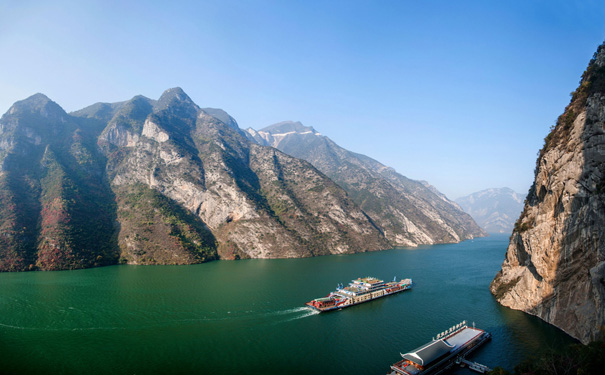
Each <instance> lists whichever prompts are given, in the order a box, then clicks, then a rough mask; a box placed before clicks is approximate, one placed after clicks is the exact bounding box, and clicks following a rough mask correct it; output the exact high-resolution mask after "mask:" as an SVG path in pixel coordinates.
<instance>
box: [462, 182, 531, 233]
mask: <svg viewBox="0 0 605 375" xmlns="http://www.w3.org/2000/svg"><path fill="white" fill-rule="evenodd" d="M524 199H525V196H524V195H523V194H519V193H516V192H515V191H514V190H512V189H510V188H507V187H503V188H491V189H484V190H481V191H478V192H476V193H472V194H470V195H467V196H465V197H461V198H458V199H456V203H458V204H459V205H460V206H461V207H462V208H463V209H464V211H466V212H467V213H468V214H470V215H471V216H472V217H473V219H475V221H476V222H477V223H478V224H479V225H480V226H481V227H482V228H483V229H485V230H486V231H488V232H490V233H509V232H512V230H513V226H514V224H515V219H516V218H517V217H518V216H519V213H520V212H521V211H522V210H523V200H524Z"/></svg>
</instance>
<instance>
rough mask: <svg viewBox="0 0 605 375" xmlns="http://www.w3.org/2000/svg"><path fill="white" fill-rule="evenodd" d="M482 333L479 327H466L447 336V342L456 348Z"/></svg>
mask: <svg viewBox="0 0 605 375" xmlns="http://www.w3.org/2000/svg"><path fill="white" fill-rule="evenodd" d="M482 333H483V330H481V329H477V328H470V327H466V328H465V329H463V330H462V331H460V332H458V333H456V334H455V335H453V336H451V337H448V338H447V342H448V343H449V344H451V345H453V346H454V347H456V348H458V347H460V346H462V345H464V344H466V343H467V342H469V341H470V340H472V339H474V338H475V337H477V336H479V335H481V334H482Z"/></svg>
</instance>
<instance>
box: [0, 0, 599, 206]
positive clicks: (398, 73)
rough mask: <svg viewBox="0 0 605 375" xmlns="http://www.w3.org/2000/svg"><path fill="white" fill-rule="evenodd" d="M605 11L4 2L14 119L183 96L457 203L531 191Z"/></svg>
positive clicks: (558, 5) (5, 96)
mask: <svg viewBox="0 0 605 375" xmlns="http://www.w3.org/2000/svg"><path fill="white" fill-rule="evenodd" d="M604 20H605V2H601V1H577V2H574V1H528V0H526V1H506V2H499V1H405V0H399V1H396V0H392V1H386V0H365V1H355V0H349V1H313V0H306V1H295V0H291V1H285V0H272V1H243V0H240V1H231V0H220V1H191V2H186V1H179V2H177V1H175V2H174V4H171V3H170V2H166V1H150V0H148V1H127V2H126V1H113V0H103V1H27V0H19V1H12V0H8V1H6V0H0V50H1V51H2V58H0V112H1V113H4V112H6V111H7V110H8V108H9V107H10V106H11V104H12V103H13V102H15V101H17V100H21V99H23V98H26V97H28V96H30V95H32V94H34V93H36V92H42V93H44V94H46V95H47V96H49V97H50V98H51V99H53V100H54V101H56V102H57V103H59V104H60V105H61V106H62V107H63V108H64V109H65V110H67V111H74V110H77V109H80V108H82V107H85V106H87V105H90V104H92V103H94V102H98V101H103V102H116V101H122V100H127V99H129V98H131V97H133V96H135V95H137V94H142V95H145V96H147V97H150V98H153V99H157V98H158V97H159V96H160V95H161V93H162V92H163V91H164V90H165V89H167V88H170V87H174V86H180V87H182V88H183V89H184V90H185V91H186V92H187V93H188V94H189V96H191V98H192V99H193V100H194V101H195V102H196V103H197V104H199V105H200V106H202V107H218V108H223V109H224V110H226V111H227V112H229V113H230V114H231V115H232V116H233V117H235V119H236V120H237V121H238V122H239V124H240V127H242V128H247V127H252V128H255V129H260V128H262V127H264V126H267V125H270V124H272V123H276V122H279V121H284V120H295V121H301V122H303V123H304V124H305V125H310V126H313V127H314V128H316V129H317V130H318V131H320V132H321V133H323V134H324V135H327V136H329V137H330V138H332V139H333V140H334V141H336V142H337V143H339V144H340V145H341V146H343V147H345V148H347V149H350V150H352V151H355V152H359V153H362V154H366V155H368V156H371V157H373V158H375V159H377V160H379V161H381V162H382V163H384V164H387V165H389V166H392V167H394V168H395V169H396V170H397V171H398V172H400V173H402V174H404V175H406V176H408V177H410V178H414V179H423V180H427V181H429V182H430V183H431V184H433V185H435V186H436V187H437V188H438V189H439V190H440V191H442V192H443V193H445V194H446V195H447V196H448V197H449V198H452V199H454V198H458V197H460V196H463V195H466V194H469V193H472V192H475V191H478V190H482V189H485V188H491V187H503V186H508V187H510V188H512V189H514V190H516V191H518V192H520V193H525V192H527V189H528V188H529V186H530V185H531V182H532V181H533V168H534V165H535V159H536V153H537V151H538V149H539V148H540V147H541V146H542V143H543V139H544V137H545V136H546V134H547V132H548V129H549V127H550V126H551V125H552V124H553V123H554V122H555V120H556V118H557V116H558V115H560V114H561V113H562V111H563V109H564V107H565V105H567V103H568V102H569V93H570V92H571V91H573V90H574V89H575V88H576V86H577V84H578V81H579V78H580V76H581V74H582V72H583V71H584V69H585V68H586V65H587V63H588V61H589V60H590V58H591V57H592V54H593V53H594V51H595V50H596V48H597V46H598V45H599V44H601V43H602V42H603V41H604V40H605V22H604Z"/></svg>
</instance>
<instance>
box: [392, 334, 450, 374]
mask: <svg viewBox="0 0 605 375" xmlns="http://www.w3.org/2000/svg"><path fill="white" fill-rule="evenodd" d="M453 348H454V346H453V345H451V344H448V343H447V342H445V340H435V341H431V342H429V343H428V344H424V345H422V346H421V347H418V348H416V349H414V350H412V351H411V352H409V353H405V354H402V355H401V356H402V357H403V358H405V359H407V360H409V361H412V362H414V363H417V364H419V365H421V366H423V367H426V366H427V365H428V364H430V363H431V362H433V361H434V360H436V359H437V358H440V357H441V356H443V355H445V354H447V353H449V352H450V350H452V349H453Z"/></svg>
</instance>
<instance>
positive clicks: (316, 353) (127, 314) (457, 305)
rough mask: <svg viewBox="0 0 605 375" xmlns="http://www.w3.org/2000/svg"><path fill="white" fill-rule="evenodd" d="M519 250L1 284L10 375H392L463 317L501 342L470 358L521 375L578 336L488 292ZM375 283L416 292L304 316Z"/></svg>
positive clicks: (490, 248) (379, 255)
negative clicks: (537, 355)
mask: <svg viewBox="0 0 605 375" xmlns="http://www.w3.org/2000/svg"><path fill="white" fill-rule="evenodd" d="M507 240H508V238H507V236H498V235H495V236H492V237H489V238H484V239H476V240H473V241H466V242H463V243H460V244H455V245H438V246H425V247H421V248H417V249H395V250H389V251H383V252H376V253H365V254H357V255H347V256H327V257H318V258H310V259H292V260H243V261H233V262H231V261H219V262H212V263H208V264H202V265H195V266H114V267H105V268H97V269H89V270H80V271H63V272H29V273H4V274H0V373H9V374H12V373H14V374H21V373H29V374H42V373H52V374H62V373H63V374H85V373H86V374H109V373H113V374H166V373H171V374H190V373H208V374H210V373H216V374H221V373H225V374H234V373H238V372H240V371H245V373H247V374H310V373H314V374H341V373H347V374H385V373H386V372H387V371H388V369H389V365H390V364H392V363H394V362H396V361H398V360H399V358H400V357H399V353H400V352H405V351H407V350H411V349H414V348H415V347H417V346H419V345H422V344H424V343H425V342H427V341H428V340H430V339H431V338H432V337H433V336H435V335H436V334H437V333H438V332H441V331H443V330H445V329H446V328H449V327H450V326H451V325H453V324H455V323H458V322H460V321H462V320H463V319H466V320H468V321H470V322H472V321H474V322H476V325H477V326H478V327H480V328H483V329H486V330H488V331H490V332H492V333H493V340H492V341H491V342H490V343H488V344H487V345H486V346H485V347H483V348H482V349H480V350H479V351H478V352H477V354H475V355H474V356H473V357H472V358H473V359H474V360H477V361H479V362H481V363H484V364H486V365H488V366H491V367H494V366H497V365H500V366H503V367H505V368H509V369H511V368H512V366H514V364H515V363H517V362H518V361H519V360H521V359H522V358H523V357H524V356H526V355H528V354H531V353H533V352H536V351H537V350H539V349H540V348H545V347H558V346H561V345H563V344H565V343H568V342H570V340H571V339H570V338H569V337H568V336H566V335H565V334H564V333H562V332H561V331H559V330H557V329H555V328H553V327H550V326H548V325H547V324H545V323H543V322H541V321H540V320H539V319H536V318H534V317H531V316H528V315H526V314H523V313H520V312H517V311H513V310H510V309H507V308H504V307H501V306H500V305H498V304H497V303H496V302H495V300H494V298H493V297H492V296H491V294H490V293H489V290H488V285H489V283H490V281H491V279H492V278H493V276H494V275H495V273H496V272H497V271H498V269H499V267H500V264H501V262H502V260H503V258H504V253H505V251H506V245H507ZM368 275H369V276H376V277H379V278H384V279H392V278H393V276H395V275H396V276H398V278H401V277H410V278H413V279H414V281H415V283H416V287H415V288H414V289H413V290H411V291H407V292H403V293H400V294H397V295H394V296H390V297H387V298H383V299H380V300H376V301H373V302H370V303H366V304H362V305H358V306H354V307H351V308H347V309H344V310H342V311H337V312H332V313H326V314H317V313H313V312H311V311H309V310H308V309H306V308H304V307H302V306H303V304H304V302H306V301H308V300H310V299H313V298H316V297H320V296H323V295H325V294H327V293H328V292H329V291H331V290H333V289H334V288H335V287H336V284H337V283H339V282H344V283H346V282H348V281H349V280H351V279H353V278H356V277H358V276H368ZM463 371H467V370H459V371H458V373H466V372H463Z"/></svg>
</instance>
